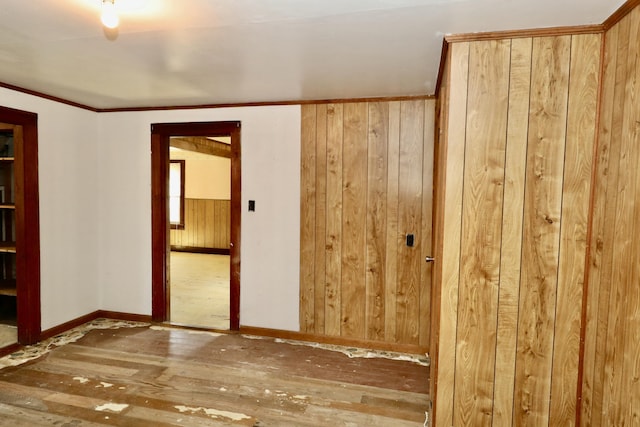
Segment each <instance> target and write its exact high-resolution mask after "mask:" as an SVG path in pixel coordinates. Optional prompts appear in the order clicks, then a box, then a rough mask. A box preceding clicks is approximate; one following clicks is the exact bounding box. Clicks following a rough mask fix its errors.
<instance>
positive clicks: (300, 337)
mask: <svg viewBox="0 0 640 427" xmlns="http://www.w3.org/2000/svg"><path fill="white" fill-rule="evenodd" d="M96 319H113V320H123V321H128V322H142V323H154V322H153V321H152V319H151V316H150V315H146V314H132V313H123V312H119V311H108V310H96V311H94V312H92V313H89V314H85V315H84V316H80V317H78V318H76V319H73V320H70V321H68V322H65V323H62V324H60V325H58V326H54V327H53V328H50V329H47V330H45V331H42V334H41V337H40V341H44V340H46V339H48V338H51V337H54V336H56V335H60V334H62V333H64V332H67V331H69V330H71V329H73V328H76V327H78V326H81V325H84V324H85V323H88V322H91V321H92V320H96ZM161 325H164V326H167V327H174V328H177V329H198V330H202V329H203V328H191V327H187V326H183V325H171V324H168V323H161ZM211 331H214V330H211ZM215 332H218V333H227V334H234V333H240V334H245V335H256V336H260V337H269V338H280V339H285V340H295V341H305V342H312V343H317V344H329V345H341V346H346V347H357V348H365V349H371V350H381V351H394V352H398V353H407V354H416V355H424V354H427V353H428V351H429V349H428V347H426V346H421V345H414V344H399V343H389V342H382V341H370V340H361V339H354V338H345V337H332V336H328V335H316V334H307V333H303V332H295V331H285V330H283V329H269V328H259V327H255V326H240V330H239V331H221V330H215ZM19 348H21V346H19V345H16V346H9V347H4V348H2V349H0V355H3V354H4V355H6V354H10V353H12V352H14V351H16V350H18V349H19Z"/></svg>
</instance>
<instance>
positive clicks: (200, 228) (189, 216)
mask: <svg viewBox="0 0 640 427" xmlns="http://www.w3.org/2000/svg"><path fill="white" fill-rule="evenodd" d="M184 205H185V206H184V208H185V218H184V219H185V222H184V230H171V232H170V239H171V246H185V247H192V248H207V249H229V243H230V234H229V230H230V228H231V215H230V205H231V201H230V200H214V199H184Z"/></svg>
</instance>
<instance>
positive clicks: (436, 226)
mask: <svg viewBox="0 0 640 427" xmlns="http://www.w3.org/2000/svg"><path fill="white" fill-rule="evenodd" d="M443 54H444V51H443ZM449 58H450V57H449V54H448V49H447V52H446V55H445V56H444V58H443V62H444V64H442V65H441V70H442V75H441V76H440V78H439V79H438V80H439V81H440V83H441V85H440V90H439V92H438V99H437V100H436V105H435V117H436V123H435V136H434V141H433V143H434V147H433V150H434V151H433V154H434V162H433V163H434V164H433V228H432V235H433V257H434V262H433V267H432V270H431V312H430V314H431V316H430V323H431V331H430V333H429V335H430V338H429V358H430V360H431V365H430V369H431V381H430V382H429V384H430V388H429V410H430V419H431V424H432V425H434V426H436V425H438V424H437V423H438V421H437V420H438V399H439V397H438V396H439V394H438V381H440V379H441V378H440V375H439V372H438V371H439V366H440V363H441V360H440V324H441V322H440V318H441V312H442V279H443V276H442V264H443V263H442V260H443V259H444V252H443V249H444V225H443V224H444V214H445V209H444V206H445V204H444V200H445V191H444V190H445V188H446V181H445V177H446V175H445V171H446V166H447V142H448V140H447V135H448V134H449V132H448V124H449V88H450V69H451V63H450V61H449ZM448 400H449V401H450V402H451V403H453V399H451V398H449V399H448Z"/></svg>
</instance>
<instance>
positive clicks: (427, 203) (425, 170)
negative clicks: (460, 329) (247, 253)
mask: <svg viewBox="0 0 640 427" xmlns="http://www.w3.org/2000/svg"><path fill="white" fill-rule="evenodd" d="M434 107H435V106H433V104H427V105H425V109H424V136H423V141H424V148H423V150H422V151H423V153H422V154H423V158H422V225H421V230H422V242H421V243H420V246H421V248H422V255H423V256H422V257H419V259H418V263H419V264H420V265H421V269H420V289H419V291H420V308H419V313H420V314H419V316H418V318H419V322H420V331H419V333H420V338H419V343H420V345H421V346H428V345H429V340H430V334H431V313H430V311H431V275H432V271H431V269H432V268H433V263H427V262H423V261H424V260H423V258H425V257H426V256H433V255H434V252H433V247H432V245H433V199H434V194H433V185H434V179H435V178H434V149H435V144H434V147H433V148H431V146H429V145H428V144H427V143H426V142H427V141H433V140H434V139H435V122H436V118H435V108H434ZM426 313H429V315H426Z"/></svg>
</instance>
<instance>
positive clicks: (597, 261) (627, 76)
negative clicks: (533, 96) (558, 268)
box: [581, 7, 640, 426]
mask: <svg viewBox="0 0 640 427" xmlns="http://www.w3.org/2000/svg"><path fill="white" fill-rule="evenodd" d="M639 40H640V8H639V7H636V8H635V9H634V10H633V11H631V13H630V14H628V15H627V16H626V17H625V18H623V19H622V20H621V21H620V22H619V23H617V24H616V25H615V26H613V27H612V28H611V29H610V30H609V31H608V32H607V33H606V36H605V53H604V55H605V56H604V58H605V62H604V64H605V67H604V73H603V90H602V101H601V111H600V129H599V147H598V151H597V159H596V185H597V186H596V191H595V198H594V204H593V232H592V239H591V248H592V250H591V256H590V259H589V263H590V264H589V265H590V274H589V295H588V311H587V330H586V334H585V336H586V339H585V352H584V374H583V377H582V401H583V405H582V412H581V416H582V418H581V425H585V426H590V425H593V426H600V425H602V426H604V425H607V426H632V425H634V426H635V425H639V423H640V421H639V420H640V381H638V378H640V239H639V238H638V233H639V232H640V173H639V172H638V166H639V165H640V42H639Z"/></svg>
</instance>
